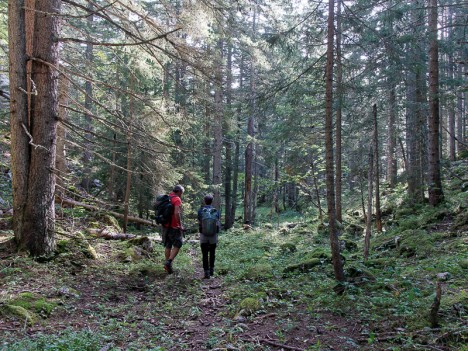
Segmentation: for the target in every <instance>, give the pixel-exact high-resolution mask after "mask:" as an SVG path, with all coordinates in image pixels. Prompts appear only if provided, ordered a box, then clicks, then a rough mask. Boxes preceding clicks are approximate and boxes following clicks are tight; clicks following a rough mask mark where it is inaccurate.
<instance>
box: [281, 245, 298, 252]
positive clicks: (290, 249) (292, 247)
mask: <svg viewBox="0 0 468 351" xmlns="http://www.w3.org/2000/svg"><path fill="white" fill-rule="evenodd" d="M280 251H281V252H282V253H293V252H296V251H297V247H296V245H294V244H293V243H284V244H281V246H280Z"/></svg>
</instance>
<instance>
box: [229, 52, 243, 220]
mask: <svg viewBox="0 0 468 351" xmlns="http://www.w3.org/2000/svg"><path fill="white" fill-rule="evenodd" d="M243 89H244V55H243V54H241V62H240V66H239V91H240V92H241V93H242V91H243ZM241 113H242V105H241V104H240V103H239V104H238V106H237V130H236V137H235V138H236V139H235V142H234V166H233V168H234V173H233V177H232V208H231V216H232V221H233V222H232V223H234V221H235V219H236V210H237V188H238V185H239V164H240V138H241V130H242V120H241Z"/></svg>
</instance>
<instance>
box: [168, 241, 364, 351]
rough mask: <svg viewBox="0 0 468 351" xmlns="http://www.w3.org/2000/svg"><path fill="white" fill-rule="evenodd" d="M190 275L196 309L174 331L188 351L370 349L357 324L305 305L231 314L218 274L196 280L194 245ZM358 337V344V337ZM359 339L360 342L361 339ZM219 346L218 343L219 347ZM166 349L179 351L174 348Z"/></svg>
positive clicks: (197, 255) (197, 265) (198, 267)
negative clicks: (313, 313) (186, 323)
mask: <svg viewBox="0 0 468 351" xmlns="http://www.w3.org/2000/svg"><path fill="white" fill-rule="evenodd" d="M190 255H191V257H192V262H193V264H194V268H195V269H194V274H195V279H197V280H199V281H200V283H199V286H200V289H201V296H200V300H199V302H198V306H197V307H198V308H199V311H200V313H199V314H198V316H197V317H196V319H194V320H193V323H192V324H191V325H190V328H185V329H183V330H182V328H181V330H180V332H179V333H177V332H176V334H178V335H179V336H182V335H184V336H185V338H184V339H185V342H184V344H185V345H186V346H188V347H189V349H190V350H196V351H205V350H219V351H221V350H259V351H260V350H265V351H266V350H270V351H288V350H293V351H301V350H303V351H305V350H311V348H312V347H318V349H321V350H342V351H347V350H371V349H372V348H371V347H369V346H368V345H366V343H365V342H363V340H362V336H361V335H360V331H361V329H362V326H361V324H360V323H359V322H357V321H350V320H349V319H346V318H345V317H339V316H336V315H333V314H331V313H319V314H318V317H316V318H313V317H311V315H310V313H307V311H306V306H295V308H294V309H293V310H294V312H293V313H292V312H291V309H290V310H289V311H286V310H282V309H278V310H275V311H266V312H265V313H264V314H261V315H257V316H250V317H240V318H233V316H232V311H229V310H228V307H229V301H228V300H227V298H226V296H225V289H224V284H223V279H222V277H220V276H216V275H215V277H212V278H210V279H201V277H202V276H203V270H202V267H201V257H200V255H201V253H200V251H199V248H198V247H197V246H192V247H191V248H190ZM358 340H360V342H359V341H358ZM364 341H365V340H364ZM221 345H222V346H221ZM170 350H171V351H177V350H181V348H180V346H174V347H173V348H171V349H170Z"/></svg>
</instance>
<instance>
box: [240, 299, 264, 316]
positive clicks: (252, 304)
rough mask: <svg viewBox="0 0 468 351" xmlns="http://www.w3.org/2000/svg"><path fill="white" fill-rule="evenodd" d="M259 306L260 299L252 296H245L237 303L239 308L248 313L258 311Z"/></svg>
mask: <svg viewBox="0 0 468 351" xmlns="http://www.w3.org/2000/svg"><path fill="white" fill-rule="evenodd" d="M260 307H261V303H260V301H259V300H258V299H256V298H254V297H247V298H245V299H243V300H242V301H241V302H240V304H239V308H240V309H241V310H244V311H248V312H250V313H253V312H256V311H258V310H259V309H260Z"/></svg>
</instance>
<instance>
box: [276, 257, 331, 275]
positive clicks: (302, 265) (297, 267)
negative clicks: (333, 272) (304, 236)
mask: <svg viewBox="0 0 468 351" xmlns="http://www.w3.org/2000/svg"><path fill="white" fill-rule="evenodd" d="M321 264H322V261H321V260H320V258H311V259H308V260H304V261H301V262H299V263H295V264H291V265H289V266H287V267H286V268H285V269H284V270H283V272H284V273H290V272H294V271H298V272H307V271H309V270H310V269H312V268H314V267H316V266H319V265H321Z"/></svg>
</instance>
